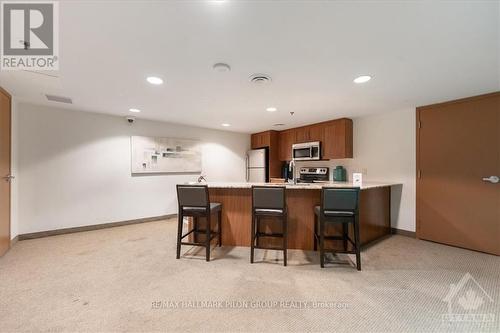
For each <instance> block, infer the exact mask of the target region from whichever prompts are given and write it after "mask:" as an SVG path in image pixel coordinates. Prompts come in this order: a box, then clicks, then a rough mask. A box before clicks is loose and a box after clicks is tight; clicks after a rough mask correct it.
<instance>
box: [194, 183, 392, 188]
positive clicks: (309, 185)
mask: <svg viewBox="0 0 500 333" xmlns="http://www.w3.org/2000/svg"><path fill="white" fill-rule="evenodd" d="M186 184H191V185H197V184H199V185H207V186H208V188H241V189H244V188H251V187H252V186H254V185H255V186H263V185H265V186H283V185H284V186H286V188H287V189H290V190H320V189H321V188H322V187H358V186H354V185H353V184H352V182H327V183H298V184H280V183H245V182H202V183H197V182H189V183H186ZM394 185H401V183H394V182H371V181H370V182H369V181H364V182H363V185H362V186H361V189H362V190H367V189H371V188H377V187H387V186H394Z"/></svg>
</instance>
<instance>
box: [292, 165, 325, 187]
mask: <svg viewBox="0 0 500 333" xmlns="http://www.w3.org/2000/svg"><path fill="white" fill-rule="evenodd" d="M329 175H330V172H329V168H325V167H320V168H308V167H304V168H300V170H299V179H298V180H297V182H298V183H326V182H328V181H329V178H330V177H329Z"/></svg>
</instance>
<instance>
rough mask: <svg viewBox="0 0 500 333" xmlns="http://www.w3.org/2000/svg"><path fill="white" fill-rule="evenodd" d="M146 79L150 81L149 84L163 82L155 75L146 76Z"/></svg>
mask: <svg viewBox="0 0 500 333" xmlns="http://www.w3.org/2000/svg"><path fill="white" fill-rule="evenodd" d="M146 80H147V81H148V82H149V83H151V84H156V85H159V84H162V83H163V80H162V79H161V78H159V77H156V76H148V77H147V78H146Z"/></svg>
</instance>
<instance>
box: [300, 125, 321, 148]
mask: <svg viewBox="0 0 500 333" xmlns="http://www.w3.org/2000/svg"><path fill="white" fill-rule="evenodd" d="M323 128H324V126H323V124H314V125H308V126H303V127H297V128H294V129H293V131H295V141H294V142H293V143H302V142H310V141H323V135H324V129H323Z"/></svg>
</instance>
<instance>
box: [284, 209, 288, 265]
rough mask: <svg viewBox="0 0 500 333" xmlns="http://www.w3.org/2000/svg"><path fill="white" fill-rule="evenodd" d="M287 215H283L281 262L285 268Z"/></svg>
mask: <svg viewBox="0 0 500 333" xmlns="http://www.w3.org/2000/svg"><path fill="white" fill-rule="evenodd" d="M287 220H288V219H287V215H286V214H284V215H283V261H284V265H285V266H286V260H287V248H288V226H287V224H288V223H287Z"/></svg>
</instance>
